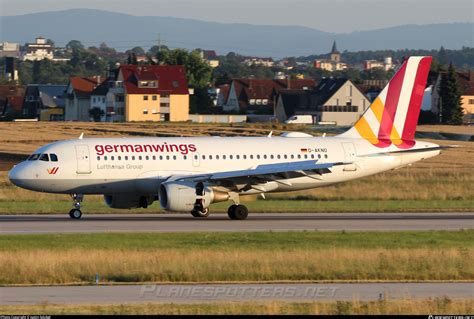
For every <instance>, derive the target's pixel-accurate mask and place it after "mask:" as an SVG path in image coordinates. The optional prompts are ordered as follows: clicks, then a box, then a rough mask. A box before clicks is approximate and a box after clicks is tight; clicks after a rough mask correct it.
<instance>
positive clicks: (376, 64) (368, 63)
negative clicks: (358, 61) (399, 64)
mask: <svg viewBox="0 0 474 319" xmlns="http://www.w3.org/2000/svg"><path fill="white" fill-rule="evenodd" d="M394 68H395V65H394V64H393V62H392V58H391V57H386V58H385V59H384V60H383V62H382V61H377V60H365V61H364V70H366V71H368V70H373V69H382V70H385V71H388V70H392V69H394Z"/></svg>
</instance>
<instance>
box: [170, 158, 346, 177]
mask: <svg viewBox="0 0 474 319" xmlns="http://www.w3.org/2000/svg"><path fill="white" fill-rule="evenodd" d="M345 164H350V163H317V161H314V160H309V161H300V162H290V163H274V164H262V165H258V166H256V167H255V168H249V169H244V170H235V171H226V172H216V173H209V174H201V175H192V176H179V177H178V178H171V179H172V180H192V181H196V182H197V181H219V180H232V179H237V178H253V177H258V178H265V177H266V176H272V175H277V174H284V173H297V172H303V171H313V172H315V173H319V174H324V173H329V172H330V171H329V168H331V167H333V166H335V165H345ZM303 175H306V174H303Z"/></svg>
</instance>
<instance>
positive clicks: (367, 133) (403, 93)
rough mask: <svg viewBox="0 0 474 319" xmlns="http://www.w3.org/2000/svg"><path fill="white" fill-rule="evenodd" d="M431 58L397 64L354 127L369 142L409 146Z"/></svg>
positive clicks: (380, 144)
mask: <svg viewBox="0 0 474 319" xmlns="http://www.w3.org/2000/svg"><path fill="white" fill-rule="evenodd" d="M430 64H431V57H410V58H409V59H407V60H406V61H405V62H404V63H403V65H402V66H401V67H400V69H399V70H398V72H397V73H396V74H395V75H394V77H393V78H392V79H391V80H390V82H389V83H388V84H387V86H386V87H385V88H384V89H383V90H382V92H381V93H380V95H379V96H378V97H377V98H376V99H375V100H374V102H373V103H372V104H371V105H370V107H369V108H368V109H367V110H366V111H365V113H364V114H363V115H362V117H361V118H360V119H359V120H358V121H357V122H356V124H355V125H354V128H355V129H356V131H357V132H358V133H359V135H360V137H362V138H364V139H365V140H367V141H369V142H370V143H371V144H372V145H374V146H377V147H380V148H385V147H389V146H390V145H392V144H394V145H396V146H397V147H398V148H400V149H408V148H411V147H412V146H413V145H414V144H415V142H414V139H415V131H416V124H417V122H418V117H419V115H420V108H421V103H422V100H423V95H424V91H425V85H426V80H427V78H428V72H429V70H430Z"/></svg>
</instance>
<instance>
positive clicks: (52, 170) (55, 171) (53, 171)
mask: <svg viewBox="0 0 474 319" xmlns="http://www.w3.org/2000/svg"><path fill="white" fill-rule="evenodd" d="M58 170H59V167H53V168H48V169H47V171H48V174H49V175H54V174H56V173H57V172H58Z"/></svg>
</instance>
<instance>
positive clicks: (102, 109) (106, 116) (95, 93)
mask: <svg viewBox="0 0 474 319" xmlns="http://www.w3.org/2000/svg"><path fill="white" fill-rule="evenodd" d="M109 81H110V78H107V79H105V81H101V79H100V78H99V79H97V82H102V83H100V84H99V85H97V86H96V87H95V88H94V90H92V92H91V103H90V109H91V112H94V111H95V110H96V109H98V110H99V116H97V117H95V116H94V115H93V113H92V114H89V115H90V116H91V119H92V120H94V121H96V122H111V121H112V116H113V115H114V114H113V109H107V93H108V92H109Z"/></svg>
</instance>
